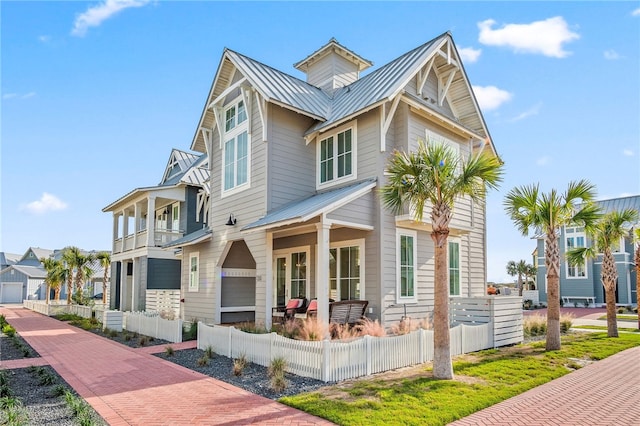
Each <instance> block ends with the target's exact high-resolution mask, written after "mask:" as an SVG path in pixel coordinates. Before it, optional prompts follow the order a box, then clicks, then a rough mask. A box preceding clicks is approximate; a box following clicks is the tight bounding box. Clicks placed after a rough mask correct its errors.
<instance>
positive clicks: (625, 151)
mask: <svg viewBox="0 0 640 426" xmlns="http://www.w3.org/2000/svg"><path fill="white" fill-rule="evenodd" d="M622 154H623V155H624V156H625V157H633V151H631V150H630V149H623V150H622Z"/></svg>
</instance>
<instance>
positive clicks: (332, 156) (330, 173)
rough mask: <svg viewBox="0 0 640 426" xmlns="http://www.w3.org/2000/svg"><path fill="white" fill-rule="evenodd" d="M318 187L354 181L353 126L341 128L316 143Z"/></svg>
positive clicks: (354, 149) (354, 145) (354, 140)
mask: <svg viewBox="0 0 640 426" xmlns="http://www.w3.org/2000/svg"><path fill="white" fill-rule="evenodd" d="M317 155H318V186H324V185H331V184H332V183H334V182H339V181H345V180H351V179H355V177H356V173H355V165H356V137H355V125H354V124H349V126H348V127H344V126H343V127H341V128H339V129H338V130H336V131H335V132H334V133H331V134H328V135H327V136H326V137H324V138H322V139H320V140H319V142H318V153H317Z"/></svg>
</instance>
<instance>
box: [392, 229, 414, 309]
mask: <svg viewBox="0 0 640 426" xmlns="http://www.w3.org/2000/svg"><path fill="white" fill-rule="evenodd" d="M396 244H397V254H396V259H397V260H396V261H397V289H396V291H397V299H398V303H407V302H416V301H417V294H416V261H417V247H416V246H417V233H416V232H415V231H406V230H402V231H398V232H397V238H396Z"/></svg>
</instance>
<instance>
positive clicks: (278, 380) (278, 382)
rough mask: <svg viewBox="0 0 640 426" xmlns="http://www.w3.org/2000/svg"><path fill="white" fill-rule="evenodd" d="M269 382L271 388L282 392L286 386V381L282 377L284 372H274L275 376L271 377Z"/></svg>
mask: <svg viewBox="0 0 640 426" xmlns="http://www.w3.org/2000/svg"><path fill="white" fill-rule="evenodd" d="M270 382H271V389H273V390H274V391H275V392H282V391H283V390H285V389H286V388H287V381H286V379H285V378H284V374H276V375H275V376H273V377H271V380H270Z"/></svg>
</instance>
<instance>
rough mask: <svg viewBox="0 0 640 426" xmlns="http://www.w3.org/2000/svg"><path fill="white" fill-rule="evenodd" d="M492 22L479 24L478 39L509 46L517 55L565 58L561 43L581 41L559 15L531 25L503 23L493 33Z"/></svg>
mask: <svg viewBox="0 0 640 426" xmlns="http://www.w3.org/2000/svg"><path fill="white" fill-rule="evenodd" d="M495 24H496V21H494V20H493V19H487V20H486V21H482V22H479V23H478V28H480V36H479V38H478V40H479V41H480V43H482V44H486V45H489V46H507V47H511V48H512V49H513V50H514V51H515V52H516V53H536V54H542V55H545V56H550V57H553V58H564V57H566V56H567V55H569V54H570V52H567V51H566V50H564V49H563V44H565V43H569V42H571V41H573V40H577V39H579V38H580V35H579V34H577V33H574V32H572V31H571V30H570V29H569V27H568V25H567V23H566V21H565V20H564V19H563V18H562V16H556V17H554V18H549V19H545V20H544V21H535V22H532V23H530V24H506V25H503V27H502V28H499V29H496V30H494V29H493V28H492V27H493V26H494V25H495Z"/></svg>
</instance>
